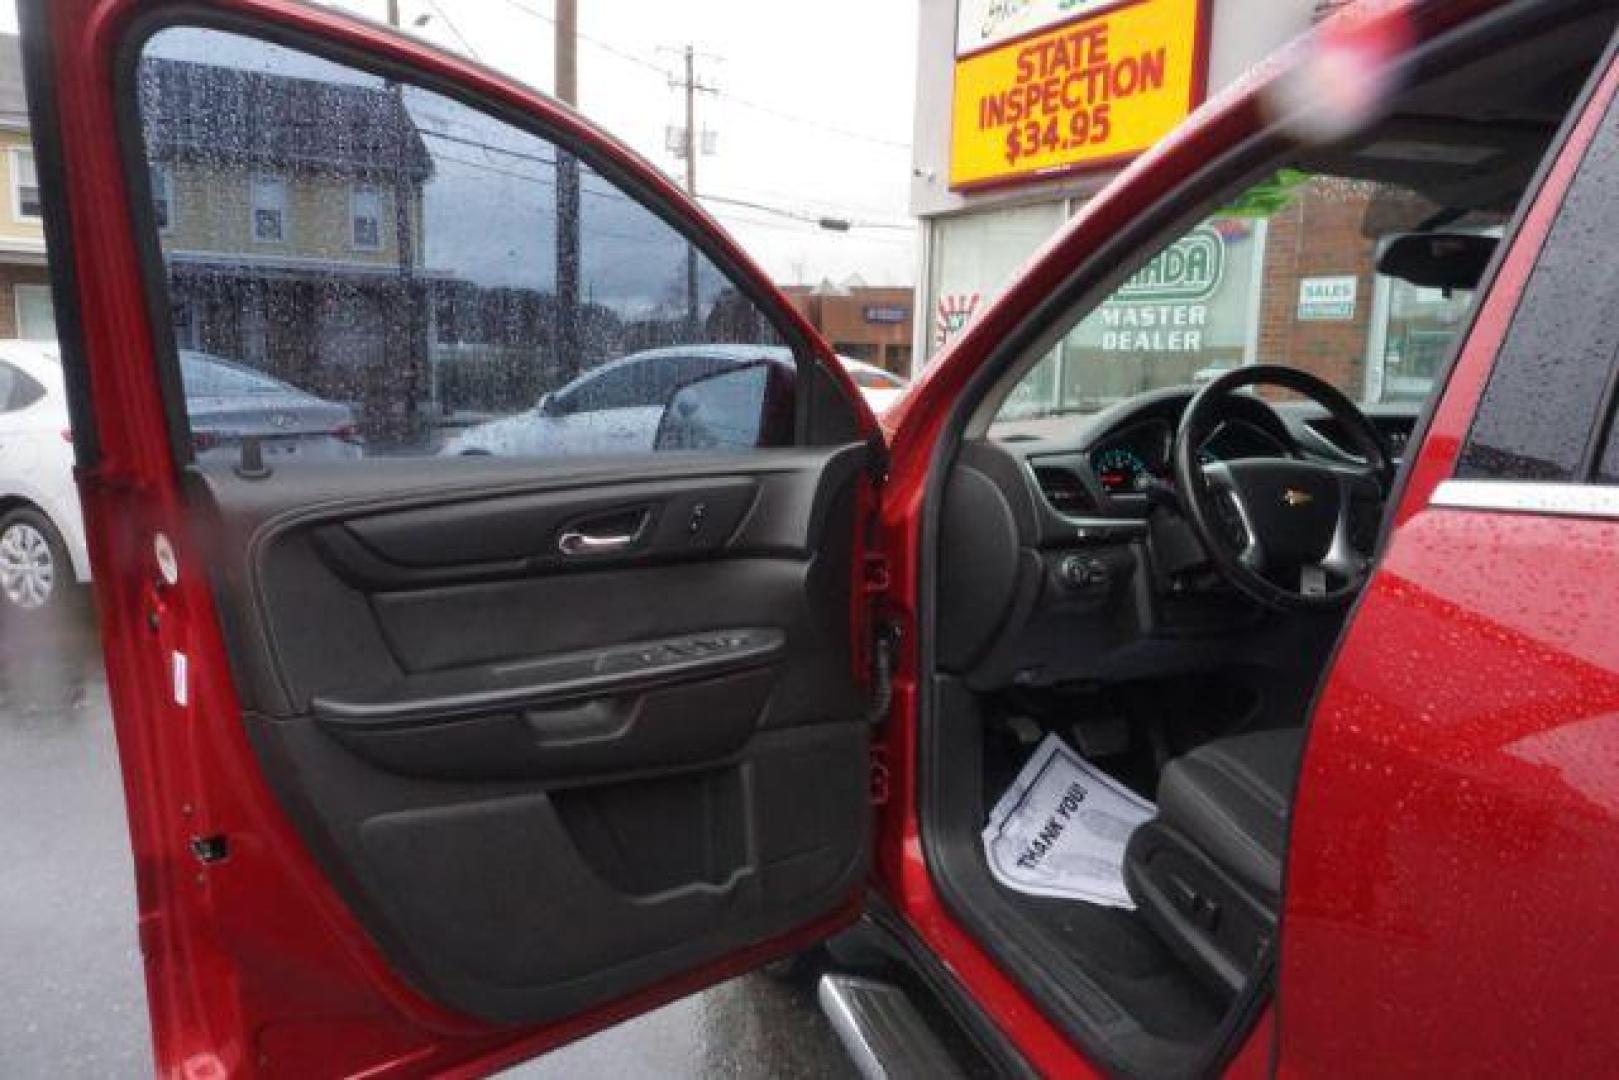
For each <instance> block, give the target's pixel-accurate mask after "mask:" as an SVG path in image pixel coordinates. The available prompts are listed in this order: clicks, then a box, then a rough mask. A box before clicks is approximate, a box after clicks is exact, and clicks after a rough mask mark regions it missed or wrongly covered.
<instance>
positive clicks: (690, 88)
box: [686, 45, 698, 341]
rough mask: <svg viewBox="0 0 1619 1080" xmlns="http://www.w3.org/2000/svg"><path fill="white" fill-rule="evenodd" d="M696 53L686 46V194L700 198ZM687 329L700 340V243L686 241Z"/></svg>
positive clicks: (691, 338)
mask: <svg viewBox="0 0 1619 1080" xmlns="http://www.w3.org/2000/svg"><path fill="white" fill-rule="evenodd" d="M696 59H697V58H696V54H695V53H694V52H693V51H692V47H691V46H690V45H687V46H686V194H687V195H690V196H691V197H692V199H693V201H695V200H696V198H697V149H698V140H697V73H696V71H695V68H696ZM686 331H687V337H688V340H691V341H696V340H697V245H696V244H693V243H691V242H690V241H687V242H686Z"/></svg>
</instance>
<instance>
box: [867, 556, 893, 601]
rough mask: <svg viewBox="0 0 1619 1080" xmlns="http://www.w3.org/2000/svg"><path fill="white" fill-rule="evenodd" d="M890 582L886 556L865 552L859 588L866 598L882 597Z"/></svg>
mask: <svg viewBox="0 0 1619 1080" xmlns="http://www.w3.org/2000/svg"><path fill="white" fill-rule="evenodd" d="M889 582H890V577H889V572H888V556H887V555H884V554H883V553H882V552H867V553H866V557H865V561H864V563H863V564H862V570H861V574H860V588H861V590H862V591H863V592H864V593H865V594H866V595H867V596H868V597H872V596H883V595H885V594H886V593H887V592H888V586H889Z"/></svg>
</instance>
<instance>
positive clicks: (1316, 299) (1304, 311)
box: [1298, 274, 1356, 322]
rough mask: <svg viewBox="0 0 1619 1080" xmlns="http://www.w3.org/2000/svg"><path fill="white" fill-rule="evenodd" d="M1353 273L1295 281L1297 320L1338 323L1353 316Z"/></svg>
mask: <svg viewBox="0 0 1619 1080" xmlns="http://www.w3.org/2000/svg"><path fill="white" fill-rule="evenodd" d="M1355 292H1356V280H1355V275H1353V274H1344V275H1341V276H1337V277H1307V278H1302V279H1301V280H1300V281H1299V309H1298V317H1299V319H1301V320H1304V321H1313V322H1339V321H1343V320H1347V319H1353V318H1354V317H1355Z"/></svg>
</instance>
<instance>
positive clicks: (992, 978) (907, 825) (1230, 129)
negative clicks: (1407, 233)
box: [877, 2, 1499, 1075]
mask: <svg viewBox="0 0 1619 1080" xmlns="http://www.w3.org/2000/svg"><path fill="white" fill-rule="evenodd" d="M1495 6H1499V5H1496V4H1492V3H1487V2H1486V3H1467V2H1450V3H1420V2H1415V3H1381V4H1370V5H1367V6H1366V7H1364V8H1362V9H1359V10H1354V11H1350V12H1346V13H1345V14H1344V15H1343V16H1340V17H1339V19H1338V20H1337V21H1336V23H1335V24H1332V25H1331V26H1329V27H1328V28H1325V29H1327V30H1329V31H1330V34H1325V35H1317V36H1316V37H1315V38H1313V39H1305V40H1303V41H1300V42H1298V43H1296V44H1295V45H1294V46H1291V47H1289V48H1288V49H1287V50H1285V51H1284V52H1283V53H1282V54H1280V55H1278V56H1277V57H1275V58H1273V59H1272V60H1271V61H1270V62H1267V63H1266V64H1265V65H1264V66H1263V67H1262V68H1260V69H1258V70H1256V71H1254V72H1252V73H1250V74H1249V75H1248V76H1247V77H1245V78H1244V79H1243V80H1242V81H1240V82H1239V83H1237V84H1236V85H1234V86H1232V87H1231V88H1230V89H1228V90H1227V91H1226V92H1224V93H1223V94H1221V95H1220V96H1218V97H1217V98H1215V99H1214V100H1212V101H1211V102H1209V103H1208V104H1207V105H1205V106H1204V107H1203V108H1202V109H1200V110H1199V111H1198V112H1197V113H1196V114H1195V115H1194V117H1193V118H1192V119H1191V120H1190V121H1188V122H1187V123H1186V124H1185V125H1183V126H1182V127H1180V128H1179V129H1177V130H1176V131H1175V132H1174V133H1173V134H1172V135H1170V136H1169V138H1167V139H1165V140H1164V141H1163V142H1161V143H1159V144H1158V145H1157V146H1156V147H1154V148H1153V149H1152V150H1151V151H1150V152H1149V153H1147V154H1145V155H1143V156H1142V157H1141V158H1139V159H1138V160H1137V161H1136V162H1135V163H1134V164H1133V165H1131V166H1130V167H1129V168H1128V169H1127V170H1126V171H1125V172H1124V173H1123V174H1122V175H1121V176H1120V177H1119V178H1117V179H1116V180H1114V181H1113V182H1112V183H1110V184H1109V185H1108V186H1107V187H1106V188H1104V189H1103V191H1102V192H1101V193H1100V194H1099V195H1097V196H1096V197H1094V198H1093V199H1091V200H1090V201H1089V202H1087V203H1086V204H1085V205H1084V207H1082V208H1081V209H1080V210H1079V211H1078V212H1077V213H1076V214H1075V215H1074V218H1073V220H1072V221H1071V222H1070V223H1069V224H1068V225H1067V226H1066V227H1065V228H1064V229H1063V230H1062V231H1061V232H1060V233H1059V234H1058V235H1057V236H1056V237H1054V238H1053V239H1052V240H1051V241H1050V242H1048V243H1047V244H1046V245H1045V247H1044V248H1042V249H1041V250H1040V251H1039V252H1038V253H1037V254H1036V255H1035V256H1034V257H1033V258H1032V259H1031V260H1030V261H1029V263H1028V264H1027V265H1026V266H1024V267H1023V269H1022V270H1021V271H1020V272H1019V273H1018V274H1017V275H1015V277H1014V279H1013V282H1012V284H1011V285H1009V286H1008V288H1007V290H1006V291H1005V292H1004V293H1003V294H1002V295H1001V296H1000V297H999V298H997V299H996V300H995V302H994V303H992V304H990V305H989V307H988V308H986V309H985V310H984V312H983V313H982V314H981V315H980V316H979V317H978V318H977V319H976V320H975V321H974V322H973V323H971V324H970V325H969V326H968V327H967V329H966V330H965V331H964V332H963V333H962V336H961V337H960V338H958V339H957V340H956V341H955V342H954V343H953V344H952V345H951V346H950V347H949V348H947V349H946V350H945V352H944V353H942V354H941V355H940V356H939V357H938V358H937V359H935V360H934V361H933V362H932V363H930V364H929V365H928V367H927V368H925V369H924V371H923V373H922V374H921V375H920V376H919V377H918V379H917V380H916V382H915V383H913V386H912V389H911V391H910V392H909V393H908V394H907V395H906V396H905V398H903V399H902V400H901V402H900V403H899V404H898V405H897V406H895V407H894V408H893V409H891V410H890V411H889V412H888V413H887V414H886V415H885V417H884V426H885V428H887V429H888V431H889V433H890V437H891V447H892V460H891V466H890V479H889V485H888V489H887V491H886V493H885V496H884V502H883V531H884V537H885V543H886V545H887V549H888V552H889V558H890V561H891V568H892V572H893V591H892V597H893V603H894V605H895V609H896V611H895V613H896V614H897V615H898V616H899V618H900V620H901V622H902V623H905V624H908V625H910V626H914V625H915V623H916V616H917V612H916V602H917V598H918V597H919V596H920V595H921V592H922V589H923V588H924V587H925V584H926V582H925V576H924V575H925V574H926V573H927V572H928V571H927V567H926V563H925V561H924V558H923V551H922V542H923V537H924V535H925V533H924V529H923V523H924V507H925V502H926V496H927V493H928V484H929V476H930V470H932V469H933V468H934V467H935V465H936V453H937V450H938V447H939V446H940V444H941V441H942V440H944V439H945V438H946V436H947V431H948V425H949V424H950V422H951V418H952V414H953V412H954V410H955V407H956V405H957V402H958V401H959V399H960V397H961V395H962V393H963V392H964V391H965V389H966V387H967V385H968V383H969V382H970V381H971V379H972V378H973V376H974V375H975V374H976V373H977V371H978V370H979V368H980V367H981V366H982V365H983V364H984V363H985V362H986V361H987V360H988V358H989V356H990V354H991V353H993V352H994V351H995V349H996V348H997V347H998V346H999V345H1000V343H1001V342H1002V341H1004V340H1005V339H1006V338H1007V337H1008V336H1009V335H1011V334H1012V333H1014V332H1015V331H1016V329H1017V328H1018V327H1019V326H1020V325H1022V324H1023V323H1024V322H1025V321H1026V320H1028V319H1030V318H1032V317H1034V314H1035V312H1036V311H1037V310H1038V309H1039V307H1040V305H1041V304H1042V303H1044V302H1045V300H1046V299H1047V298H1048V297H1049V296H1050V295H1051V294H1052V293H1053V292H1054V291H1056V290H1057V289H1058V287H1059V286H1060V285H1061V284H1062V282H1063V281H1064V280H1066V279H1067V278H1068V277H1069V276H1070V275H1071V274H1072V273H1073V272H1074V271H1075V269H1076V268H1077V267H1080V266H1081V265H1083V264H1084V263H1085V261H1086V260H1087V258H1088V257H1089V256H1090V255H1091V253H1092V252H1094V251H1097V250H1099V249H1101V248H1103V247H1104V246H1105V245H1106V243H1107V241H1108V240H1109V239H1110V238H1112V237H1113V236H1114V235H1115V234H1117V233H1118V232H1119V231H1120V230H1122V229H1124V228H1125V227H1127V226H1128V225H1129V224H1130V223H1131V222H1132V221H1133V220H1134V219H1135V218H1136V217H1137V216H1139V215H1141V214H1142V213H1144V212H1145V211H1147V210H1148V208H1150V207H1152V206H1153V205H1155V204H1157V203H1159V202H1160V201H1162V200H1165V199H1173V198H1174V197H1175V193H1176V192H1177V191H1178V190H1180V189H1181V188H1182V186H1183V185H1184V183H1185V180H1186V177H1187V176H1189V175H1191V174H1193V173H1195V172H1196V171H1197V170H1198V169H1200V168H1202V167H1203V166H1205V165H1206V164H1207V163H1208V162H1210V161H1211V160H1213V159H1214V158H1215V157H1217V156H1218V155H1220V154H1221V153H1223V152H1225V151H1226V150H1228V149H1229V148H1230V147H1232V146H1234V145H1235V144H1237V143H1238V142H1240V141H1242V140H1244V139H1246V138H1248V137H1251V136H1254V135H1257V134H1259V133H1261V132H1262V131H1264V130H1266V129H1267V126H1268V121H1267V114H1266V105H1267V101H1266V94H1267V92H1268V90H1269V89H1270V88H1271V87H1273V86H1274V85H1275V80H1276V77H1277V75H1278V74H1279V73H1281V72H1283V71H1285V70H1287V69H1288V68H1289V67H1290V66H1292V65H1296V64H1302V63H1306V62H1308V61H1309V59H1310V53H1311V50H1312V49H1316V48H1322V47H1334V44H1333V39H1336V42H1338V43H1347V44H1348V45H1349V47H1357V46H1360V45H1362V44H1364V43H1371V54H1372V55H1375V56H1377V57H1379V58H1380V61H1381V62H1382V63H1392V62H1394V61H1397V60H1398V59H1399V58H1400V52H1401V50H1403V49H1407V48H1410V47H1412V46H1414V45H1416V44H1420V43H1422V42H1424V41H1427V40H1429V39H1431V38H1434V37H1437V36H1438V35H1440V34H1442V33H1444V32H1445V31H1447V30H1449V29H1452V28H1454V27H1455V26H1457V25H1458V24H1460V23H1462V22H1463V21H1465V20H1466V19H1468V18H1470V17H1473V16H1475V15H1477V14H1479V13H1481V12H1483V11H1487V10H1489V9H1490V8H1492V7H1495ZM1324 41H1325V42H1326V44H1325V46H1324V45H1323V42H1324ZM904 640H905V641H906V642H907V643H909V644H910V645H911V646H914V643H915V641H916V635H915V634H914V633H911V634H907V635H906V636H905V638H904ZM917 678H918V668H917V656H916V653H915V651H914V648H909V649H907V650H906V652H905V653H904V655H903V657H902V662H901V664H900V666H899V671H898V676H897V678H896V680H895V694H894V705H893V712H892V714H891V727H890V734H889V739H890V745H889V760H890V762H891V770H892V777H891V778H892V781H893V787H892V792H893V797H892V798H891V799H890V801H889V802H888V804H887V806H886V807H884V808H883V817H882V820H881V823H880V828H879V843H880V847H879V854H880V859H879V863H878V866H877V873H878V874H879V875H880V878H881V880H882V882H883V885H884V889H885V891H886V892H888V893H889V894H890V895H891V897H892V900H893V903H894V904H895V906H896V907H898V908H899V909H900V910H901V911H902V912H903V913H904V914H905V916H906V917H907V918H908V919H909V920H910V922H911V924H912V926H913V927H914V929H915V930H916V932H917V933H918V935H919V936H920V937H921V939H922V940H923V941H924V942H925V943H926V945H927V947H928V948H929V949H930V950H932V951H933V952H935V953H937V954H938V955H939V956H940V957H941V958H942V959H943V960H944V961H945V963H946V964H948V965H949V966H950V967H951V969H952V970H954V971H955V972H956V974H957V975H958V976H959V977H960V979H961V980H962V982H963V983H964V984H966V985H967V986H968V987H969V988H970V992H971V994H972V997H973V998H974V1000H975V1002H976V1003H977V1004H978V1005H979V1006H980V1007H981V1008H982V1009H983V1010H984V1012H985V1013H986V1014H987V1015H988V1016H989V1017H990V1018H992V1019H993V1021H994V1022H995V1023H996V1025H997V1026H998V1027H999V1028H1000V1030H1001V1031H1002V1033H1003V1034H1005V1035H1006V1037H1007V1038H1008V1039H1010V1040H1012V1042H1013V1043H1014V1044H1015V1045H1016V1046H1017V1047H1018V1049H1019V1050H1020V1051H1021V1052H1022V1053H1023V1054H1024V1056H1025V1057H1026V1058H1027V1059H1028V1061H1029V1063H1030V1064H1031V1065H1032V1066H1034V1067H1035V1068H1036V1069H1038V1070H1039V1071H1040V1072H1042V1073H1045V1074H1047V1075H1086V1074H1090V1073H1092V1072H1094V1071H1095V1070H1096V1066H1095V1065H1094V1064H1092V1063H1091V1062H1090V1061H1089V1060H1088V1059H1086V1058H1085V1057H1084V1056H1083V1055H1082V1054H1081V1053H1080V1052H1079V1051H1078V1050H1077V1048H1076V1047H1075V1046H1074V1045H1073V1043H1072V1041H1071V1040H1070V1039H1069V1038H1068V1037H1066V1036H1065V1035H1063V1034H1062V1033H1061V1032H1060V1031H1059V1030H1058V1029H1057V1028H1056V1026H1055V1025H1053V1024H1052V1023H1051V1021H1050V1020H1049V1019H1048V1018H1047V1017H1045V1015H1044V1014H1043V1013H1042V1012H1041V1011H1040V1009H1039V1007H1038V1006H1037V1005H1036V1003H1035V1002H1034V1000H1033V999H1032V998H1030V997H1029V996H1028V994H1027V993H1025V992H1024V991H1023V989H1022V988H1021V987H1020V986H1019V984H1018V983H1017V982H1016V980H1015V979H1014V978H1013V977H1012V976H1011V975H1010V973H1008V972H1007V971H1006V970H1005V969H1004V968H1002V967H1001V965H1000V964H999V963H998V962H997V961H996V959H995V958H994V957H993V956H991V955H990V953H989V952H987V951H986V950H985V949H984V947H983V946H982V944H980V943H979V942H978V941H976V940H975V939H974V938H973V937H972V936H971V935H970V934H969V933H968V932H967V930H966V929H965V928H964V927H963V926H962V925H961V923H960V922H959V921H958V920H957V918H956V917H955V915H954V914H953V913H952V912H951V911H950V909H949V907H948V906H947V905H946V904H945V902H944V900H943V898H942V897H941V896H940V894H939V892H938V889H937V887H936V886H935V884H934V881H933V878H932V875H931V873H930V872H929V870H928V867H927V863H926V859H925V857H924V853H923V846H922V842H921V833H920V830H921V823H920V819H919V816H918V793H917V777H916V775H915V768H914V766H915V763H916V761H917V760H918V758H917V719H916V718H917V707H916V703H917ZM1332 782H1333V781H1330V780H1329V781H1327V783H1329V784H1330V783H1332ZM1284 1001H1285V998H1284ZM1283 1026H1285V1019H1284V1020H1283ZM1271 1028H1272V1025H1271V1020H1270V1013H1268V1012H1267V1013H1266V1014H1265V1017H1264V1019H1263V1021H1262V1022H1261V1023H1259V1024H1256V1026H1255V1028H1254V1031H1253V1032H1252V1033H1251V1034H1250V1038H1249V1042H1250V1046H1249V1047H1248V1048H1247V1049H1245V1050H1244V1052H1242V1053H1240V1054H1239V1055H1238V1057H1237V1058H1236V1059H1235V1060H1234V1061H1233V1062H1232V1064H1231V1069H1232V1072H1233V1074H1238V1075H1240V1074H1246V1073H1248V1071H1249V1070H1259V1071H1264V1064H1262V1062H1263V1061H1264V1058H1265V1057H1266V1055H1263V1054H1259V1052H1258V1051H1257V1050H1254V1049H1253V1046H1252V1044H1253V1040H1255V1039H1262V1038H1263V1036H1264V1035H1265V1033H1266V1032H1268V1031H1270V1030H1271Z"/></svg>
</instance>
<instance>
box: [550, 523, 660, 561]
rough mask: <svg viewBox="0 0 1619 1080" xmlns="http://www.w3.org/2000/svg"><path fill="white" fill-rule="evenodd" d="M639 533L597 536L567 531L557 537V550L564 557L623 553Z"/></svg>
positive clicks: (574, 530) (575, 530)
mask: <svg viewBox="0 0 1619 1080" xmlns="http://www.w3.org/2000/svg"><path fill="white" fill-rule="evenodd" d="M639 535H640V534H639V533H614V534H612V535H604V536H598V535H593V534H591V533H587V532H581V531H579V530H578V529H569V530H568V531H567V532H564V533H563V534H562V535H561V536H559V537H557V550H558V551H560V552H562V554H564V555H605V554H607V553H608V552H612V551H623V550H624V549H625V548H627V547H629V546H630V545H631V544H633V543H635V538H636V537H637V536H639Z"/></svg>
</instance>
